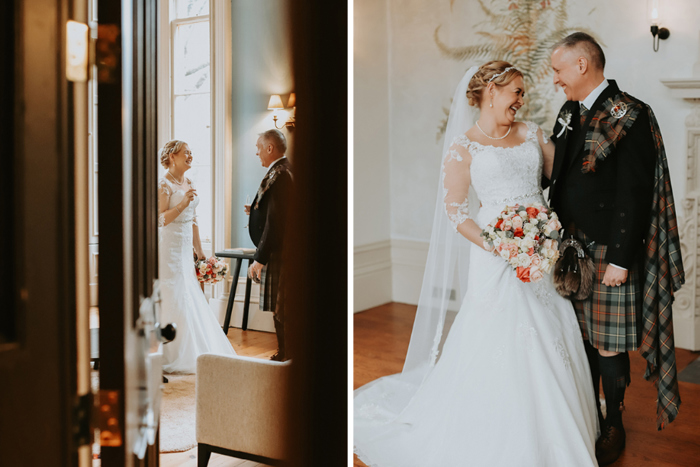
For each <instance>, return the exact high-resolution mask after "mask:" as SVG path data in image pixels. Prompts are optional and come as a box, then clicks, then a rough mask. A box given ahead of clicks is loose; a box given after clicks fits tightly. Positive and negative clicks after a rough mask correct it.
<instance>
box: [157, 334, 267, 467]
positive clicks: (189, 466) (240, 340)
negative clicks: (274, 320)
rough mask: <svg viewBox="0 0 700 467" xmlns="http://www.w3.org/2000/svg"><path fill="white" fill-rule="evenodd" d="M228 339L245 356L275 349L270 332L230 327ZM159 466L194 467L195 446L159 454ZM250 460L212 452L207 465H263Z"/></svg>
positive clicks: (265, 355)
mask: <svg viewBox="0 0 700 467" xmlns="http://www.w3.org/2000/svg"><path fill="white" fill-rule="evenodd" d="M228 340H229V341H231V345H233V349H234V350H235V351H236V353H237V354H238V355H243V356H245V357H258V358H263V359H268V358H270V357H271V356H272V355H273V354H274V353H275V351H276V350H277V337H276V336H275V334H274V333H271V332H261V331H250V330H249V331H242V330H240V329H238V328H230V329H229V331H228ZM160 465H161V467H176V466H178V467H180V466H182V467H196V466H197V448H194V449H191V450H189V451H186V452H174V453H168V454H161V455H160ZM264 465H265V464H259V463H257V462H252V461H244V460H241V459H234V458H233V457H228V456H222V455H221V454H212V455H211V459H210V460H209V467H264Z"/></svg>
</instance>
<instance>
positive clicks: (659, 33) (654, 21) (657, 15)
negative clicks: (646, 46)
mask: <svg viewBox="0 0 700 467" xmlns="http://www.w3.org/2000/svg"><path fill="white" fill-rule="evenodd" d="M648 1H649V22H650V23H651V35H652V36H653V42H652V45H653V47H654V52H658V51H659V41H660V40H661V39H663V40H666V39H668V36H670V35H671V31H669V30H668V29H666V28H662V27H659V25H660V24H661V8H660V7H659V3H660V1H659V0H648Z"/></svg>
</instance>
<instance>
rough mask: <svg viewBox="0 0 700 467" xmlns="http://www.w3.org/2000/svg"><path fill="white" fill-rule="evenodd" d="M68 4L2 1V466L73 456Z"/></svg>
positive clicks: (68, 461) (57, 462)
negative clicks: (5, 328)
mask: <svg viewBox="0 0 700 467" xmlns="http://www.w3.org/2000/svg"><path fill="white" fill-rule="evenodd" d="M68 7H69V2H68V1H67V0H33V1H32V2H21V1H8V2H3V5H2V14H1V15H0V16H1V17H2V19H1V21H2V22H3V23H10V22H11V23H12V24H3V31H2V33H1V34H2V37H3V39H2V44H3V45H2V48H3V55H2V58H3V63H4V64H5V65H9V66H8V67H7V68H6V69H5V72H4V73H3V75H5V76H4V79H7V78H8V75H9V78H10V81H11V83H10V87H9V88H8V87H5V86H3V89H2V93H3V97H2V107H3V109H2V112H3V120H2V122H1V124H2V127H3V128H2V130H1V131H2V144H3V154H2V156H0V158H1V159H0V160H2V162H3V172H5V173H3V175H2V178H3V180H2V181H0V185H2V187H1V188H0V191H3V195H2V204H11V206H9V207H8V206H3V208H1V209H2V226H3V227H2V230H3V231H4V232H3V234H2V235H3V237H2V245H1V246H0V248H2V249H3V252H2V253H1V254H0V255H1V256H2V259H3V261H1V264H3V269H6V270H7V271H8V272H9V273H10V274H11V275H12V278H10V279H9V280H8V283H5V280H6V279H5V278H2V279H1V280H2V282H3V285H2V287H3V297H2V298H1V300H2V301H1V303H2V304H1V305H0V309H2V311H3V315H5V313H6V312H7V311H11V312H12V315H13V316H12V318H10V319H9V320H7V321H5V323H11V325H10V329H11V328H12V327H14V330H10V331H9V332H6V333H5V334H6V335H9V336H12V339H13V340H15V341H16V342H17V344H18V345H16V346H14V348H10V349H8V348H7V347H3V349H0V465H3V466H4V465H8V466H10V465H11V466H20V467H21V466H34V465H42V466H49V467H51V466H67V465H74V464H75V462H76V455H75V446H74V445H73V440H72V429H71V426H72V416H73V415H72V406H73V402H74V395H75V394H76V378H77V377H76V369H77V367H76V355H75V352H76V348H75V338H76V336H75V335H76V328H75V290H76V289H75V260H74V253H75V250H74V248H75V246H74V228H75V227H74V223H73V218H74V211H73V206H74V198H73V170H74V160H73V152H72V150H73V148H72V127H71V125H72V120H71V119H69V118H68V116H72V115H73V109H72V94H71V86H72V85H71V84H70V83H68V82H67V81H66V79H65V70H64V60H65V55H64V49H65V37H64V34H65V23H66V20H67V19H68V14H69V8H68ZM5 26H7V28H5ZM5 52H7V53H8V55H5ZM8 90H10V92H11V93H12V94H11V95H7V94H6V93H7V91H8ZM6 137H7V139H6ZM8 141H9V146H8ZM8 169H9V170H8ZM5 177H11V180H10V183H7V184H6V183H5V181H6V180H5ZM6 242H9V243H6ZM4 272H5V271H4ZM8 284H10V287H11V289H8V288H7V287H8ZM6 299H7V301H6ZM5 307H7V308H5ZM10 307H11V308H10ZM5 316H7V315H5ZM37 439H40V440H41V449H37V442H36V440H37Z"/></svg>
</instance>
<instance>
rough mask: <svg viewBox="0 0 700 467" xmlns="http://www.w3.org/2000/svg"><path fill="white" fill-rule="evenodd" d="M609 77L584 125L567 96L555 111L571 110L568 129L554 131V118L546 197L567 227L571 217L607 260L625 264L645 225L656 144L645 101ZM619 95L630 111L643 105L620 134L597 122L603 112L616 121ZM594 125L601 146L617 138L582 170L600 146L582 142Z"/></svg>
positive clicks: (637, 249)
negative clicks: (600, 247)
mask: <svg viewBox="0 0 700 467" xmlns="http://www.w3.org/2000/svg"><path fill="white" fill-rule="evenodd" d="M608 83H609V84H608V87H607V88H605V89H604V90H603V92H602V93H601V95H600V96H599V97H598V99H597V100H596V102H595V103H594V104H593V107H592V108H591V109H590V110H589V111H588V113H587V116H586V120H585V121H584V123H583V126H581V121H580V112H579V109H580V107H579V103H578V102H576V101H567V102H566V103H565V104H564V106H563V107H562V109H561V111H560V114H559V115H560V116H562V115H564V114H567V113H569V112H570V113H571V124H570V126H571V127H572V130H568V131H565V132H563V133H562V134H561V136H560V137H557V135H558V134H559V133H560V131H561V129H562V126H563V125H562V124H561V123H560V122H557V124H556V125H555V127H554V134H553V135H552V141H554V143H555V144H556V152H555V156H554V167H553V169H552V178H551V183H550V192H549V198H550V203H551V206H552V208H553V209H554V210H555V211H556V212H557V213H558V215H559V217H560V218H561V220H562V224H563V225H564V226H565V227H567V226H568V225H569V224H570V223H572V222H573V223H574V224H575V225H576V227H577V228H579V229H581V230H582V231H583V232H585V233H586V235H588V236H590V237H592V238H593V239H594V240H595V241H596V242H597V243H598V244H602V245H607V246H608V251H607V254H606V261H608V262H609V263H614V264H616V265H618V266H622V267H624V268H628V269H629V268H630V267H631V266H632V265H633V264H634V263H635V262H636V259H637V258H638V255H639V253H640V251H641V247H642V245H643V242H644V237H645V234H646V232H647V229H648V222H649V213H650V208H651V202H652V193H653V188H654V167H655V166H654V163H655V160H656V148H655V145H654V139H653V135H652V131H651V123H650V121H649V116H648V112H647V111H646V108H647V106H646V104H644V103H643V102H641V101H638V100H636V99H634V98H632V97H630V96H629V95H627V94H621V92H620V90H619V88H618V87H617V84H616V83H615V81H613V80H609V81H608ZM610 99H612V100H610ZM620 99H627V100H628V102H629V103H630V111H631V109H632V108H636V107H637V106H639V107H640V108H643V109H644V111H639V112H638V114H637V116H636V118H635V119H634V120H632V119H630V120H631V121H632V122H633V123H631V126H630V127H629V128H627V129H626V130H625V131H626V133H625V134H624V135H622V136H621V137H620V136H619V135H617V136H616V135H615V134H614V132H611V131H610V130H609V128H610V127H609V126H606V125H603V124H602V123H599V122H603V121H605V119H606V118H607V119H608V120H609V121H611V122H614V121H615V119H614V118H610V115H611V112H610V109H611V108H612V107H613V106H614V105H615V103H616V102H618V101H619V100H620ZM611 103H612V105H611ZM596 125H598V128H597V129H596V130H594V131H599V133H597V134H601V133H605V132H606V131H607V132H608V133H609V134H608V135H606V136H605V137H604V138H603V146H604V145H607V143H608V142H609V141H612V139H614V138H615V137H617V138H618V139H617V141H616V144H614V145H610V146H611V147H610V148H609V149H612V152H610V153H609V154H607V156H606V157H605V158H603V159H597V160H596V164H595V171H590V172H587V173H584V171H583V170H582V167H583V166H584V162H585V161H586V156H587V154H588V153H590V152H591V151H602V150H603V149H601V147H599V146H600V145H599V144H598V143H593V144H592V143H591V142H590V141H589V142H588V143H587V144H586V140H587V139H588V138H587V134H586V133H587V131H588V130H589V129H590V128H592V127H596ZM588 136H589V137H591V136H596V135H591V134H589V135H588Z"/></svg>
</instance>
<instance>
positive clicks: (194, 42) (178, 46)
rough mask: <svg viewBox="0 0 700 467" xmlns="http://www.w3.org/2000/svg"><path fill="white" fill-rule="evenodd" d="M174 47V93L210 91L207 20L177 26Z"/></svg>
mask: <svg viewBox="0 0 700 467" xmlns="http://www.w3.org/2000/svg"><path fill="white" fill-rule="evenodd" d="M174 49H175V50H174V52H175V53H174V58H175V60H174V61H175V63H174V67H173V75H174V80H175V94H184V93H188V92H210V86H211V67H210V57H209V22H208V21H203V22H201V23H194V24H182V25H179V26H177V27H176V30H175V46H174Z"/></svg>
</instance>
